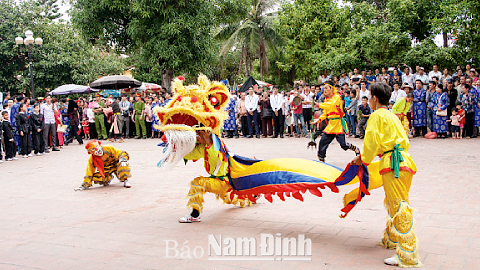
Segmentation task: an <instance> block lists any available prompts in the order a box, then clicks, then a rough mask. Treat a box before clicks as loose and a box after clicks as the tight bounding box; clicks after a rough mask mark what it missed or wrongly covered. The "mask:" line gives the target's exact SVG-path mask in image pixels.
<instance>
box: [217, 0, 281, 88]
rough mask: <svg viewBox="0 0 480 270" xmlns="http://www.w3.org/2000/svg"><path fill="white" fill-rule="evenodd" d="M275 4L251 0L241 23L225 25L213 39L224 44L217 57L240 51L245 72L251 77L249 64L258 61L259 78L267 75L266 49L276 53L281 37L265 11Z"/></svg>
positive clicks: (271, 17) (240, 66)
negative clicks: (235, 50)
mask: <svg viewBox="0 0 480 270" xmlns="http://www.w3.org/2000/svg"><path fill="white" fill-rule="evenodd" d="M275 3H276V1H268V0H252V3H251V5H250V7H249V11H248V12H247V14H245V16H244V18H242V19H241V20H239V21H237V22H234V23H231V24H228V25H224V26H222V27H221V28H220V31H219V32H218V34H217V35H216V38H217V39H219V40H221V41H224V42H223V45H222V47H221V49H220V56H222V57H225V56H226V54H227V53H228V51H229V50H231V49H237V48H240V49H241V56H240V64H239V69H238V73H240V72H241V69H242V65H244V66H245V73H246V75H247V77H248V76H250V73H251V71H252V62H253V60H254V59H256V58H258V59H259V61H260V75H261V77H262V80H263V74H264V73H267V72H268V66H269V62H268V57H267V49H271V50H273V51H274V52H276V48H277V47H278V45H279V44H280V42H281V38H280V36H279V35H277V33H276V32H275V30H274V29H273V26H272V19H273V16H274V15H275V14H274V13H267V12H266V11H267V10H269V9H270V8H272V6H273V5H274V4H275Z"/></svg>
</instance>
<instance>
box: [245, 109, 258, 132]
mask: <svg viewBox="0 0 480 270" xmlns="http://www.w3.org/2000/svg"><path fill="white" fill-rule="evenodd" d="M247 122H248V123H247V125H248V134H249V135H253V127H252V122H253V126H254V127H255V135H260V128H259V126H258V112H257V110H255V111H253V115H251V114H250V113H247Z"/></svg>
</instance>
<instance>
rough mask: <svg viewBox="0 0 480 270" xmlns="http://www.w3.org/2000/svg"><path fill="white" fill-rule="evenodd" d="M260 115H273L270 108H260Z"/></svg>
mask: <svg viewBox="0 0 480 270" xmlns="http://www.w3.org/2000/svg"><path fill="white" fill-rule="evenodd" d="M262 116H263V117H272V116H273V110H272V109H270V108H262Z"/></svg>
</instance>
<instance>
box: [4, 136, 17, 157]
mask: <svg viewBox="0 0 480 270" xmlns="http://www.w3.org/2000/svg"><path fill="white" fill-rule="evenodd" d="M16 148H17V145H16V144H15V142H11V141H8V140H6V139H5V159H9V158H13V157H15V155H16V154H17V151H16Z"/></svg>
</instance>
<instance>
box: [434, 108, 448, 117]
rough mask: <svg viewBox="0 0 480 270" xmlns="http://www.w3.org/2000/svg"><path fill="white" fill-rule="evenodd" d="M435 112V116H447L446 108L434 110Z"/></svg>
mask: <svg viewBox="0 0 480 270" xmlns="http://www.w3.org/2000/svg"><path fill="white" fill-rule="evenodd" d="M435 114H436V115H437V116H447V109H445V110H440V111H436V112H435Z"/></svg>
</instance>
